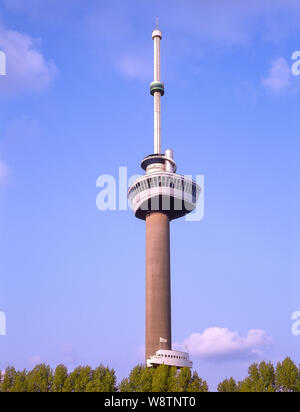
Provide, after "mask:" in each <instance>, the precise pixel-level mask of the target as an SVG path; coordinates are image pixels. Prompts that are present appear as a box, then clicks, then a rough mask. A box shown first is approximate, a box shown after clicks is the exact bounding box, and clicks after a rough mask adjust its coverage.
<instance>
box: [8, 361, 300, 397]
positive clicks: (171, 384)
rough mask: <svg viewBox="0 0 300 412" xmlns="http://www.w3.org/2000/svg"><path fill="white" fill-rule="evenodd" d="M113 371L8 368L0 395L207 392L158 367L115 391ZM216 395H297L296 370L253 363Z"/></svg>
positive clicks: (197, 381)
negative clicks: (272, 393) (244, 373)
mask: <svg viewBox="0 0 300 412" xmlns="http://www.w3.org/2000/svg"><path fill="white" fill-rule="evenodd" d="M116 382H117V380H116V374H115V371H114V370H113V369H109V368H108V367H104V366H103V365H100V366H98V367H97V368H96V369H92V368H91V367H90V366H78V367H77V368H75V369H74V370H73V372H71V373H68V370H67V368H66V367H65V366H64V365H58V366H57V368H56V369H55V372H54V373H53V370H52V369H51V367H50V366H48V365H45V364H41V365H37V366H36V367H35V368H33V369H32V370H31V371H29V372H27V371H26V370H23V371H16V369H15V368H13V367H8V368H6V370H5V371H4V373H0V392H116V391H118V390H119V391H121V392H208V391H209V388H208V385H207V383H206V381H203V380H202V379H201V378H200V377H199V375H198V373H197V372H196V371H194V372H193V373H192V371H191V370H190V369H189V368H182V369H180V370H177V369H176V368H175V367H169V366H167V365H160V366H158V367H157V368H147V367H145V366H144V365H137V366H136V367H135V368H133V369H132V371H131V372H130V374H129V376H128V378H125V379H123V380H122V381H121V383H120V385H119V386H118V387H117V383H116ZM218 392H300V369H299V368H298V367H297V366H296V365H295V363H294V362H293V361H292V360H291V359H290V358H286V359H284V361H283V362H279V363H278V364H277V365H276V367H274V365H273V364H272V363H270V362H269V363H266V362H260V363H259V364H257V363H253V364H252V365H251V366H250V367H249V369H248V376H247V377H246V378H245V379H244V380H243V381H241V382H238V383H237V382H236V381H235V380H234V379H233V378H230V379H225V380H224V381H223V382H221V383H220V384H219V385H218Z"/></svg>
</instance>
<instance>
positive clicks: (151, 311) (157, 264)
mask: <svg viewBox="0 0 300 412" xmlns="http://www.w3.org/2000/svg"><path fill="white" fill-rule="evenodd" d="M171 342H172V337H171V283H170V222H169V217H168V216H167V215H166V214H164V213H161V212H158V213H151V214H149V215H148V216H147V217H146V361H147V359H149V358H150V357H151V356H153V355H154V354H155V353H156V351H157V350H158V349H168V350H170V349H171Z"/></svg>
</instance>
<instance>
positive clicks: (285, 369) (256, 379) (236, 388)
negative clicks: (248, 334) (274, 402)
mask: <svg viewBox="0 0 300 412" xmlns="http://www.w3.org/2000/svg"><path fill="white" fill-rule="evenodd" d="M218 392H300V370H299V368H298V367H297V366H296V365H295V364H294V362H293V361H292V360H291V359H290V358H286V359H285V360H284V361H283V362H279V363H278V364H277V366H276V368H275V367H274V365H273V364H272V363H271V362H269V363H266V362H260V364H257V363H253V364H252V365H251V366H250V367H249V369H248V376H247V377H246V379H244V380H243V381H241V382H239V383H238V384H237V383H236V381H235V380H234V379H233V378H230V379H226V380H224V381H223V382H221V383H220V384H219V386H218Z"/></svg>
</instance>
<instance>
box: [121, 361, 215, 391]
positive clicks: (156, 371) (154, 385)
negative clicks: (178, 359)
mask: <svg viewBox="0 0 300 412" xmlns="http://www.w3.org/2000/svg"><path fill="white" fill-rule="evenodd" d="M119 390H120V391H121V392H208V386H207V383H206V382H205V381H203V380H202V379H201V378H199V376H198V374H197V372H194V373H193V375H192V374H191V370H190V369H189V368H182V369H181V370H180V371H177V369H176V368H175V367H172V368H170V367H169V366H167V365H160V366H158V367H157V368H146V367H145V366H144V365H138V366H136V367H135V368H133V369H132V371H131V372H130V375H129V377H128V378H125V379H123V380H122V382H121V384H120V386H119Z"/></svg>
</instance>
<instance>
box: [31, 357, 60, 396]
mask: <svg viewBox="0 0 300 412" xmlns="http://www.w3.org/2000/svg"><path fill="white" fill-rule="evenodd" d="M26 381H27V390H26V391H27V392H51V389H52V383H53V370H52V369H51V368H50V366H48V365H45V364H44V363H43V364H41V365H37V366H36V367H35V368H33V369H32V371H31V372H29V373H28V374H27V376H26Z"/></svg>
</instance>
